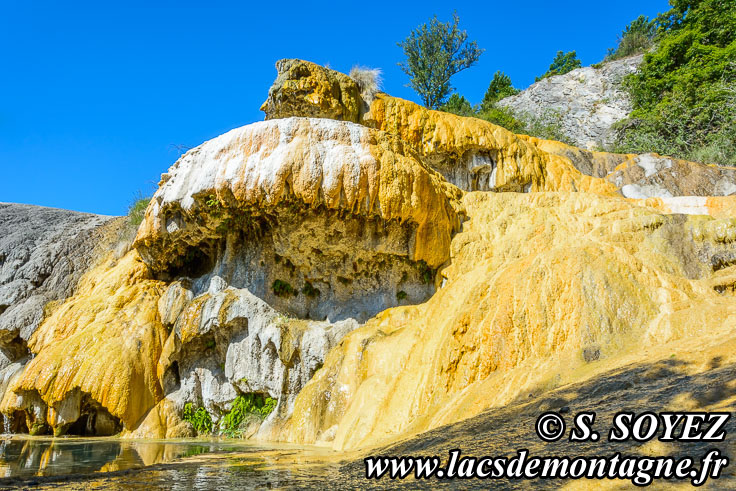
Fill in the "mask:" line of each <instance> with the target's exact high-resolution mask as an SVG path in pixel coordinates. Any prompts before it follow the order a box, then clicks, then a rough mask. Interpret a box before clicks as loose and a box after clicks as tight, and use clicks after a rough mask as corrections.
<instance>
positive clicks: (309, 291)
mask: <svg viewBox="0 0 736 491" xmlns="http://www.w3.org/2000/svg"><path fill="white" fill-rule="evenodd" d="M302 293H303V294H304V295H306V296H307V297H309V298H314V297H318V296H320V294H321V292H320V291H319V290H318V289H317V288H315V287H313V286H312V284H311V283H310V282H308V281H307V282H305V283H304V286H303V287H302Z"/></svg>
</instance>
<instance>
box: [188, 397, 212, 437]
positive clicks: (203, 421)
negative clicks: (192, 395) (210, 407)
mask: <svg viewBox="0 0 736 491" xmlns="http://www.w3.org/2000/svg"><path fill="white" fill-rule="evenodd" d="M182 417H183V419H184V421H188V422H189V423H190V424H191V425H192V427H194V431H196V432H197V434H198V435H205V434H208V433H212V417H211V416H210V413H208V412H207V410H206V409H205V408H203V407H198V408H196V409H195V408H194V405H193V404H192V403H191V402H187V403H186V404H185V405H184V414H183V415H182Z"/></svg>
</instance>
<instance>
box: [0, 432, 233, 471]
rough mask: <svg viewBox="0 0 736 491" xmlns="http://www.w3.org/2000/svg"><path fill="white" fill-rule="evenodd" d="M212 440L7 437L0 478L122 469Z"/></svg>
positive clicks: (199, 449) (0, 445)
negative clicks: (171, 441)
mask: <svg viewBox="0 0 736 491" xmlns="http://www.w3.org/2000/svg"><path fill="white" fill-rule="evenodd" d="M221 446H222V445H218V444H215V443H213V444H209V443H208V442H186V441H182V442H175V443H170V442H157V441H135V440H119V439H113V438H109V439H103V438H98V439H89V438H33V437H18V436H14V437H12V438H6V439H4V440H2V441H0V477H18V478H27V477H33V476H61V475H70V474H88V473H91V472H97V471H103V472H110V471H121V470H127V469H135V468H139V467H144V466H147V465H152V464H159V463H163V462H170V461H172V460H174V459H177V458H180V457H185V456H191V455H196V454H200V453H204V452H212V451H222V450H223V449H222V448H220V447H221Z"/></svg>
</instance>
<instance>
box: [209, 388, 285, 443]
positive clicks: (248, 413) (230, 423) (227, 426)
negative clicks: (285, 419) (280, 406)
mask: <svg viewBox="0 0 736 491" xmlns="http://www.w3.org/2000/svg"><path fill="white" fill-rule="evenodd" d="M276 402H277V401H276V399H273V398H271V397H268V396H264V395H263V394H245V395H239V396H238V397H236V398H235V400H234V401H233V405H232V407H231V409H230V411H229V412H228V413H227V414H225V416H223V417H222V419H221V420H220V433H222V434H223V435H225V436H228V437H231V438H232V437H239V436H242V433H243V431H245V427H244V426H245V425H246V424H247V423H248V421H249V418H251V417H256V418H259V419H261V420H263V419H265V418H266V416H268V415H269V414H271V412H273V410H274V409H275V408H276Z"/></svg>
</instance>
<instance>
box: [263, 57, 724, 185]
mask: <svg viewBox="0 0 736 491" xmlns="http://www.w3.org/2000/svg"><path fill="white" fill-rule="evenodd" d="M640 60H641V57H640V56H639V57H632V58H627V59H624V60H618V61H615V62H611V63H607V64H605V65H603V67H602V68H600V69H595V68H590V67H588V68H582V69H579V70H574V71H573V72H570V73H568V74H566V75H561V76H557V77H550V78H547V79H544V80H543V81H541V82H539V83H537V84H535V85H533V86H532V87H531V88H530V89H528V90H527V91H524V92H522V93H521V94H519V95H517V96H514V97H512V98H507V99H504V101H505V103H506V104H508V105H513V104H517V103H518V105H519V107H520V108H524V110H525V112H530V113H531V114H532V115H536V116H540V115H541V113H542V112H544V111H547V110H549V109H550V108H552V107H558V108H562V112H563V114H562V115H561V119H562V121H563V123H564V124H565V125H566V126H565V130H566V131H567V132H568V133H569V134H570V135H578V136H577V137H572V138H573V141H577V140H576V138H577V139H583V140H585V141H586V142H587V141H588V140H589V139H591V138H592V139H593V140H595V141H600V142H604V143H605V142H607V141H608V139H610V137H611V135H610V126H611V124H613V123H614V122H616V121H619V120H621V119H623V118H625V117H626V116H627V115H628V112H629V109H628V101H627V99H626V95H625V93H623V92H622V91H621V87H620V81H621V79H622V78H623V76H625V75H626V74H627V73H631V72H633V71H634V70H635V69H636V67H637V66H638V64H639V63H640ZM277 68H279V66H277ZM336 73H337V72H334V71H333V70H329V69H326V68H322V67H318V66H316V65H310V70H309V71H302V72H298V73H297V72H289V76H290V77H291V78H292V79H293V78H294V77H297V78H299V79H300V80H301V82H299V85H300V86H301V87H305V88H306V87H310V86H312V85H315V84H317V82H316V80H321V79H323V78H336V77H337V75H336ZM279 77H280V78H281V77H282V73H281V72H280V74H279ZM313 78H314V79H315V81H310V80H311V79H313ZM302 79H303V80H302ZM294 83H296V82H294ZM280 87H281V86H280V85H279V84H278V83H277V84H275V85H274V86H273V87H272V89H271V92H270V94H271V96H272V97H273V98H275V99H278V100H280V101H282V103H283V104H284V106H283V107H289V108H290V110H289V111H288V112H285V113H284V112H281V113H278V114H279V116H278V117H283V116H303V115H309V114H313V113H314V111H318V110H319V109H318V108H320V107H322V106H325V105H327V106H329V105H330V100H331V99H330V98H329V97H328V98H327V99H325V97H327V96H326V95H325V94H324V93H323V92H321V91H317V90H315V91H308V90H304V91H290V90H282V89H281V88H280ZM330 97H332V96H330ZM540 98H543V99H540ZM286 101H288V103H287V102H286ZM364 105H366V106H367V107H368V110H366V111H364V112H363V113H361V114H360V117H359V119H358V122H360V123H361V124H363V125H365V126H368V127H371V128H376V129H380V130H382V131H385V132H386V133H389V134H391V135H394V136H396V137H398V138H399V139H400V140H401V141H402V142H404V143H405V144H407V145H408V146H410V147H412V148H413V149H414V150H415V151H416V152H417V154H418V155H419V156H420V158H421V159H422V161H423V162H424V163H425V164H426V165H428V166H429V167H431V168H433V169H435V170H437V171H438V172H440V173H441V174H442V175H443V176H444V177H445V179H447V181H449V182H451V183H453V184H455V185H456V186H458V187H459V188H460V189H463V190H465V191H496V192H499V191H513V192H539V191H585V192H594V193H596V194H607V195H613V194H619V195H624V196H626V197H632V198H651V197H664V198H666V197H670V196H693V195H694V196H726V195H731V194H734V190H735V189H736V171H734V169H728V168H723V167H716V166H709V165H704V164H699V163H695V162H687V161H682V160H677V159H672V158H669V157H663V156H659V155H655V154H645V155H641V156H639V155H633V154H630V155H622V154H611V153H605V152H596V151H591V150H586V149H584V148H576V147H571V146H569V145H565V144H562V143H560V142H555V141H546V140H540V139H538V138H532V137H529V136H526V135H514V134H513V133H511V132H509V131H507V130H505V129H503V128H501V127H498V126H496V125H493V124H491V123H488V122H485V121H482V120H479V119H476V118H467V117H460V116H456V115H454V114H449V113H444V112H441V111H430V110H427V109H425V108H423V107H421V106H419V105H417V104H414V103H412V102H409V101H405V100H403V99H398V98H395V97H390V96H388V95H386V94H378V95H377V96H376V97H375V98H374V99H372V101H371V103H370V104H368V103H364ZM262 109H263V110H264V111H265V112H266V118H267V119H269V118H272V117H276V116H275V115H274V114H273V113H272V111H273V109H272V107H270V106H264V107H263V108H262ZM537 113H539V114H537ZM323 117H329V116H327V114H323ZM335 117H337V119H344V118H343V117H342V116H335ZM577 143H578V145H580V146H581V147H585V146H586V144H585V142H582V143H581V142H580V141H577ZM601 145H602V143H601ZM601 145H593V147H596V146H597V147H600V146H601ZM588 146H590V145H588ZM653 169H654V170H653Z"/></svg>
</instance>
